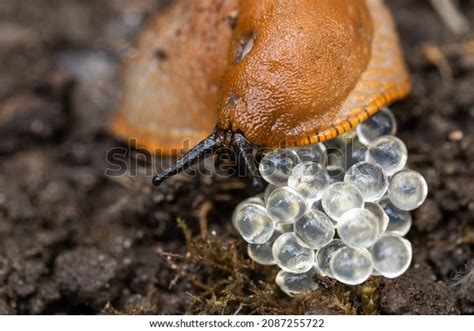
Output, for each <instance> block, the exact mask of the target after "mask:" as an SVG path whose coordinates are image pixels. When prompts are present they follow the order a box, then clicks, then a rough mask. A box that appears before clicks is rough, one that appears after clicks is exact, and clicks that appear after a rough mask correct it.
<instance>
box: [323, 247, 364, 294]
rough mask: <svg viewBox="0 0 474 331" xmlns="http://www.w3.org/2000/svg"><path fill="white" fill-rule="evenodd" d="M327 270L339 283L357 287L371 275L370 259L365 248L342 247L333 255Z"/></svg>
mask: <svg viewBox="0 0 474 331" xmlns="http://www.w3.org/2000/svg"><path fill="white" fill-rule="evenodd" d="M329 269H330V270H331V274H332V275H333V276H334V278H336V279H337V280H338V281H340V282H341V283H344V284H348V285H357V284H361V283H363V282H365V281H366V280H367V279H368V278H369V277H370V275H371V274H372V269H373V266H372V259H371V256H370V253H369V251H368V250H367V249H365V248H352V247H342V248H341V249H339V250H337V251H336V252H335V253H334V255H333V257H332V259H331V261H330V262H329Z"/></svg>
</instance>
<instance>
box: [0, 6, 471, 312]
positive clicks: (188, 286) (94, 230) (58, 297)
mask: <svg viewBox="0 0 474 331" xmlns="http://www.w3.org/2000/svg"><path fill="white" fill-rule="evenodd" d="M168 2H169V1H158V0H157V1H144V0H129V1H126V2H124V1H108V2H106V3H100V5H99V4H98V3H97V1H95V0H84V1H80V2H77V1H74V0H61V1H59V0H45V1H30V2H28V3H22V4H21V5H19V3H18V1H15V0H3V1H2V4H1V5H0V21H1V24H0V62H2V63H4V64H5V65H4V66H3V68H4V69H5V70H4V71H2V77H0V313H2V314H15V313H16V314H44V313H54V314H61V313H63V314H66V313H69V314H73V313H77V314H97V313H108V314H122V313H126V314H144V313H154V314H182V313H196V314H198V313H199V314H204V313H211V314H221V313H227V314H233V313H240V314H250V313H254V314H342V313H344V314H374V313H384V314H454V313H465V314H472V312H473V311H474V298H473V297H472V293H473V291H472V289H473V286H474V280H473V277H472V275H473V272H472V270H473V269H472V264H469V261H472V260H473V244H474V222H473V215H474V201H473V196H474V180H473V177H474V169H473V164H474V159H473V158H474V134H473V133H474V121H473V117H474V94H473V93H472V86H474V60H473V52H472V46H471V47H469V44H467V43H465V40H466V39H456V38H455V37H454V36H453V35H451V34H450V33H449V32H448V31H447V30H446V28H445V27H444V26H443V25H442V23H441V21H440V20H439V18H438V17H437V16H436V14H435V12H434V11H433V10H432V8H431V7H430V6H429V2H420V1H409V0H403V1H387V2H388V4H389V5H390V6H391V7H392V9H393V13H394V15H395V18H396V21H397V23H398V26H399V30H400V33H401V39H402V43H403V46H404V49H405V52H406V55H407V60H408V62H409V66H410V68H411V71H412V73H413V81H414V90H413V93H412V95H411V96H410V97H409V98H408V99H406V100H405V101H403V102H400V103H398V104H397V105H394V106H393V109H394V111H395V114H396V116H397V118H398V120H399V123H400V125H399V135H400V137H401V138H402V139H403V140H404V141H405V142H406V143H407V145H408V149H409V154H410V159H409V167H411V168H413V169H416V170H418V171H420V172H421V173H422V174H423V175H424V176H425V177H426V178H427V181H428V184H429V187H430V193H429V197H428V200H427V202H426V204H425V205H424V206H423V207H421V208H420V209H419V210H417V211H416V212H415V213H414V218H413V220H414V225H413V229H412V231H411V232H410V233H409V235H408V238H409V239H410V241H412V243H413V247H414V262H413V265H412V266H411V268H410V269H409V271H408V272H407V273H406V274H405V275H403V276H402V277H400V278H397V279H394V280H386V279H381V278H377V277H374V278H373V279H371V280H370V281H369V282H367V283H366V284H364V285H361V286H357V287H349V286H344V285H341V284H337V283H335V282H327V281H325V280H322V279H316V281H317V282H319V283H320V288H319V289H318V290H316V291H314V292H313V293H311V294H309V295H307V296H300V297H295V298H290V297H287V296H285V295H284V294H283V293H282V292H281V291H280V290H279V289H278V288H277V286H276V285H275V284H274V277H275V274H276V272H277V270H276V268H272V267H262V266H259V265H256V264H255V263H253V262H252V261H251V260H250V259H249V258H248V257H247V255H246V247H245V244H244V243H242V241H240V240H239V238H238V236H237V234H236V233H235V231H234V230H233V228H232V226H231V224H230V223H231V222H230V219H231V214H232V210H233V208H234V207H235V206H236V205H237V204H238V203H239V202H240V201H241V200H243V199H244V198H245V197H248V196H250V195H252V194H255V193H256V192H255V191H254V190H253V189H251V188H249V187H248V185H247V182H246V181H245V180H239V179H235V178H226V177H220V176H213V177H203V176H198V177H196V178H190V177H186V176H183V175H180V176H177V177H175V178H173V179H171V180H169V181H167V182H166V183H165V184H164V185H162V186H161V187H160V188H154V187H152V185H151V175H152V172H150V166H149V164H148V163H147V162H146V161H144V160H143V155H142V154H141V153H139V151H136V150H133V149H128V148H127V147H126V145H125V144H124V143H123V142H119V141H116V140H115V139H114V138H113V137H112V136H111V135H110V134H109V133H108V132H107V130H106V120H107V118H108V116H109V115H110V113H111V112H112V111H113V109H114V107H115V102H116V97H117V95H118V77H119V76H118V69H119V67H120V59H121V57H122V56H123V55H124V54H125V53H126V52H127V51H128V50H129V47H130V44H131V41H132V40H133V37H134V35H135V34H136V33H137V31H139V30H140V27H141V25H142V24H143V22H144V21H145V19H146V17H147V16H149V15H150V14H151V13H152V12H153V11H155V10H161V8H163V6H166V3H168ZM460 5H461V6H462V12H463V13H464V14H465V15H466V16H467V18H468V19H469V20H470V21H473V20H474V6H473V5H472V2H469V1H460ZM51 8H56V10H55V11H52V10H51ZM433 49H435V50H436V52H438V51H439V52H440V54H442V55H443V56H444V59H443V61H444V62H443V61H441V62H439V61H438V62H436V61H433V59H434V60H436V59H437V58H436V57H435V58H433V56H427V52H428V53H429V54H432V53H433ZM428 50H429V51H428ZM436 54H438V53H436ZM443 63H444V64H443ZM446 64H447V65H448V69H449V70H448V71H446ZM441 73H442V74H443V76H442V75H441ZM446 73H447V74H448V76H446ZM117 148H119V149H117ZM111 149H115V150H116V151H124V154H123V155H122V158H123V160H126V161H127V162H128V163H129V166H130V170H129V173H128V175H130V174H134V175H133V176H128V175H127V174H124V175H122V176H111V175H110V174H109V175H108V174H106V170H107V169H108V168H110V167H111V163H110V158H108V155H109V154H108V151H110V150H111ZM164 162H167V160H164ZM471 263H472V262H471Z"/></svg>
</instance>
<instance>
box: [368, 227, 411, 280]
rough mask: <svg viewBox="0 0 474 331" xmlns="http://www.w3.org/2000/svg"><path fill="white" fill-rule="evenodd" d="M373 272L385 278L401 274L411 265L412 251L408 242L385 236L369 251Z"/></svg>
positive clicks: (399, 238)
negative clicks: (375, 271)
mask: <svg viewBox="0 0 474 331" xmlns="http://www.w3.org/2000/svg"><path fill="white" fill-rule="evenodd" d="M370 253H371V255H372V262H373V264H374V268H375V270H377V271H378V272H379V273H380V274H381V275H382V276H384V277H387V278H395V277H398V276H400V275H401V274H403V273H404V272H405V271H406V270H407V269H408V267H409V266H410V263H411V257H412V249H411V244H410V242H409V241H408V240H406V239H403V238H401V237H399V236H395V235H385V236H383V237H382V238H380V239H379V240H377V242H376V243H375V244H374V246H373V247H372V248H371V249H370Z"/></svg>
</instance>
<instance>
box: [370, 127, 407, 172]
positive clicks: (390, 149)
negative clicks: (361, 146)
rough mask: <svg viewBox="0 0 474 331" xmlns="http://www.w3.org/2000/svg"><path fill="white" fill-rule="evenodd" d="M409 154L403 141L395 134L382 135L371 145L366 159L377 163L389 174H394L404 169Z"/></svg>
mask: <svg viewBox="0 0 474 331" xmlns="http://www.w3.org/2000/svg"><path fill="white" fill-rule="evenodd" d="M407 156H408V151H407V148H406V146H405V144H404V143H403V141H401V140H400V139H398V138H397V137H393V136H382V137H380V138H377V139H376V140H375V141H374V142H372V143H371V144H370V145H369V149H368V150H367V153H366V155H365V160H366V161H367V162H370V163H373V164H377V165H378V166H380V167H381V168H382V169H383V170H384V171H385V173H386V174H387V176H392V175H393V174H394V173H396V172H398V171H400V170H402V169H403V167H404V166H405V164H406V162H407Z"/></svg>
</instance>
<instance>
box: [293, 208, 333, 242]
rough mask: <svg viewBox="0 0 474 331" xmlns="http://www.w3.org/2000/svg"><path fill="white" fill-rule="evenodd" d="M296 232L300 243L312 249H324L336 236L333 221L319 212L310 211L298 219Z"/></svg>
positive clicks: (295, 226)
mask: <svg viewBox="0 0 474 331" xmlns="http://www.w3.org/2000/svg"><path fill="white" fill-rule="evenodd" d="M294 231H295V234H296V238H297V239H298V240H299V242H300V243H301V244H302V245H304V246H308V247H310V248H312V249H318V248H321V247H323V246H324V245H326V244H327V243H329V242H330V241H331V240H332V238H333V237H334V234H335V230H334V226H333V225H332V222H331V219H330V218H329V217H327V216H326V214H324V213H322V212H320V211H317V210H309V211H307V212H306V213H305V214H304V215H303V216H302V217H301V218H300V219H298V220H297V221H296V222H295V225H294Z"/></svg>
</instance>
